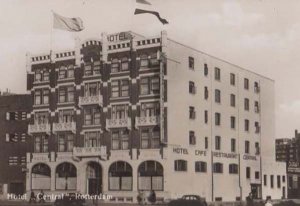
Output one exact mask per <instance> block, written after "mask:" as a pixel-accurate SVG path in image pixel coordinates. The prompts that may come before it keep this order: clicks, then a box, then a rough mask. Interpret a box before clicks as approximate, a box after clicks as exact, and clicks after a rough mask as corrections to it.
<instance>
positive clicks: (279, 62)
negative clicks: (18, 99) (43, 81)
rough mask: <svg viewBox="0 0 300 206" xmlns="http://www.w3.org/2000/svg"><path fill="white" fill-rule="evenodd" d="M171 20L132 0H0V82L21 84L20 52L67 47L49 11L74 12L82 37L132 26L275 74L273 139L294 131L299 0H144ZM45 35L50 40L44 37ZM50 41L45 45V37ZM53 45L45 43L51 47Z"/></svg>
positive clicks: (299, 108)
mask: <svg viewBox="0 0 300 206" xmlns="http://www.w3.org/2000/svg"><path fill="white" fill-rule="evenodd" d="M149 1H151V2H152V3H153V7H155V8H157V10H158V11H159V12H160V13H161V15H162V16H163V17H166V18H167V19H168V20H169V22H170V24H169V25H168V26H162V25H161V24H160V23H159V22H158V21H157V20H156V19H155V17H153V16H151V15H139V16H133V15H132V14H133V11H134V8H135V2H134V0H0V25H1V32H0V71H1V74H2V75H1V76H0V89H1V90H5V89H6V88H9V89H10V90H11V91H12V92H17V93H22V92H25V91H26V68H25V54H26V52H31V53H34V54H35V53H40V52H43V53H44V52H47V51H49V50H50V48H53V49H69V48H73V46H74V37H75V35H74V34H72V33H67V32H61V31H55V30H54V31H53V32H52V38H51V35H50V34H51V22H52V14H51V10H53V11H55V12H57V13H59V14H61V15H64V16H67V17H77V16H78V17H81V18H82V19H83V21H84V26H85V30H84V31H82V32H80V33H77V34H76V35H78V36H79V37H80V38H81V39H84V38H91V37H98V38H99V37H100V34H101V32H107V33H112V32H118V31H127V30H133V31H135V32H137V33H141V34H143V35H156V34H158V32H159V31H160V30H162V29H165V30H167V32H168V35H169V36H170V37H171V38H172V39H176V40H177V41H180V42H182V43H185V44H187V45H190V46H193V47H195V48H197V49H199V50H201V51H204V52H206V53H209V54H211V55H214V56H217V57H219V58H222V59H224V60H227V61H229V62H232V63H234V64H237V65H240V66H242V67H245V68H247V69H249V70H252V71H254V72H257V73H260V74H262V75H265V76H267V77H269V78H272V79H274V80H275V88H276V131H277V133H276V138H282V137H292V136H293V134H294V130H295V129H297V128H298V129H299V130H300V124H299V123H300V92H299V90H298V88H297V87H299V86H298V85H299V82H300V81H299V78H300V70H299V66H300V1H299V0H289V1H288V3H287V1H286V0H251V1H249V0H214V1H211V0H184V1H183V0H149ZM51 39H52V41H51ZM51 42H52V44H51ZM50 45H52V46H50Z"/></svg>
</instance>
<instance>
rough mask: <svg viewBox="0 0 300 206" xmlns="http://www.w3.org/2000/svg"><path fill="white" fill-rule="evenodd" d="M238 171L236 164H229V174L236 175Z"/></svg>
mask: <svg viewBox="0 0 300 206" xmlns="http://www.w3.org/2000/svg"><path fill="white" fill-rule="evenodd" d="M238 173H239V169H238V165H237V164H229V174H238Z"/></svg>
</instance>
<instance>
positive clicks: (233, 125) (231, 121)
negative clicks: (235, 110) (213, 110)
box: [230, 116, 235, 129]
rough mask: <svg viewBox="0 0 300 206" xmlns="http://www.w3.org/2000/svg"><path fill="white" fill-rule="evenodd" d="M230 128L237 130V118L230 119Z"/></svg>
mask: <svg viewBox="0 0 300 206" xmlns="http://www.w3.org/2000/svg"><path fill="white" fill-rule="evenodd" d="M230 128H231V129H235V117H234V116H231V117H230Z"/></svg>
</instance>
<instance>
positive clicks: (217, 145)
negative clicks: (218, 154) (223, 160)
mask: <svg viewBox="0 0 300 206" xmlns="http://www.w3.org/2000/svg"><path fill="white" fill-rule="evenodd" d="M215 149H216V150H221V137H220V136H215Z"/></svg>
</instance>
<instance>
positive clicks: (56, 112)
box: [26, 32, 286, 202]
mask: <svg viewBox="0 0 300 206" xmlns="http://www.w3.org/2000/svg"><path fill="white" fill-rule="evenodd" d="M131 36H132V35H124V33H123V32H121V33H118V34H112V35H106V34H103V35H102V37H101V38H100V39H89V40H85V41H82V42H79V41H77V42H76V48H75V49H74V50H73V51H65V52H53V53H52V56H50V55H49V54H44V55H28V62H27V67H28V90H29V91H30V92H31V98H32V101H33V102H34V105H33V110H32V111H31V114H30V115H31V120H30V125H29V127H28V133H29V134H30V135H31V136H32V138H31V139H32V146H31V148H30V149H31V150H30V151H29V152H28V153H27V169H28V175H27V184H26V186H27V188H26V189H27V192H30V191H31V190H33V191H39V190H41V189H43V190H44V191H45V192H46V193H61V192H80V193H83V194H90V195H93V194H99V193H103V194H106V195H111V196H112V197H113V198H112V199H111V200H110V201H115V202H133V201H136V196H137V194H138V191H144V192H146V193H147V192H149V191H150V190H155V191H156V194H157V197H158V199H170V198H177V197H181V196H182V195H185V194H197V195H200V196H201V197H204V198H206V200H207V201H235V200H244V199H245V198H246V196H247V195H248V194H249V192H252V193H253V194H254V196H255V197H256V198H265V197H266V196H271V197H272V198H273V199H279V198H282V197H284V196H285V194H286V181H285V178H286V177H285V175H286V165H285V163H277V162H276V161H275V153H274V151H275V144H274V139H273V137H274V136H275V131H274V81H273V80H271V79H268V78H266V77H263V76H261V75H259V74H256V73H254V72H251V71H249V70H246V69H243V68H241V67H239V66H236V65H234V64H231V63H229V62H226V61H224V60H221V59H219V58H216V57H213V56H211V55H208V54H205V53H203V52H201V51H198V50H196V49H194V48H191V47H188V46H186V45H183V44H181V43H179V42H176V41H174V40H172V39H170V38H169V37H168V36H167V34H166V32H162V33H161V35H157V36H155V37H143V36H140V35H134V38H131ZM126 37H130V38H126ZM274 167H276V170H274ZM263 177H264V178H266V179H267V180H268V181H265V182H264V184H262V178H263ZM278 177H279V178H278Z"/></svg>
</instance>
